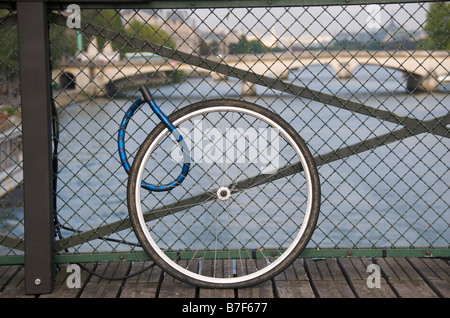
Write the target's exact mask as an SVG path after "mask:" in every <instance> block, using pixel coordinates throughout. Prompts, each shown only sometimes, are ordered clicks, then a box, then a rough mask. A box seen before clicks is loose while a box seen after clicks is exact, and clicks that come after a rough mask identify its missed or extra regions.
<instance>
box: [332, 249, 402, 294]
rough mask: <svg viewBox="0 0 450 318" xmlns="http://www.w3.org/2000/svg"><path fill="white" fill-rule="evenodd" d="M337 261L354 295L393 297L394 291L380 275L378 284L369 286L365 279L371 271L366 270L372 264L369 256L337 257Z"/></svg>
mask: <svg viewBox="0 0 450 318" xmlns="http://www.w3.org/2000/svg"><path fill="white" fill-rule="evenodd" d="M338 263H339V265H340V266H341V268H342V270H343V272H344V273H345V275H346V276H347V278H348V280H349V284H350V285H351V287H352V289H353V291H354V292H355V293H356V297H359V298H395V297H397V296H396V295H395V293H394V292H393V291H392V289H391V288H390V286H389V284H388V283H387V281H386V280H385V279H384V278H383V277H382V276H381V275H380V286H379V288H378V287H373V288H369V286H368V284H367V280H368V278H369V275H371V273H372V272H367V268H368V266H369V265H371V264H373V263H372V261H371V260H370V259H369V258H354V257H351V258H344V257H343V258H339V259H338Z"/></svg>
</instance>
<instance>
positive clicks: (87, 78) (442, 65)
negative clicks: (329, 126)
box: [52, 51, 450, 96]
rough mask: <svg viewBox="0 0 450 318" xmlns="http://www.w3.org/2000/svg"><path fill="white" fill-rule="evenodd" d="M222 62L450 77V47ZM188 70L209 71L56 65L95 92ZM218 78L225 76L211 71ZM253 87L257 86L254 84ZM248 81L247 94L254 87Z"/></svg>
mask: <svg viewBox="0 0 450 318" xmlns="http://www.w3.org/2000/svg"><path fill="white" fill-rule="evenodd" d="M221 62H222V63H225V64H228V65H230V66H233V67H236V68H240V69H243V70H250V71H252V72H254V73H257V74H261V75H264V76H273V77H276V78H281V79H287V77H288V75H289V72H291V71H292V70H295V69H300V68H305V67H308V66H311V65H324V66H330V67H331V68H332V69H333V70H334V71H335V72H336V74H337V77H338V78H340V79H345V78H350V77H351V76H352V73H353V71H354V70H355V69H356V68H357V67H358V66H361V65H376V66H381V67H385V68H390V69H395V70H400V71H401V72H403V73H404V75H405V76H406V78H407V87H406V88H407V90H409V91H415V90H419V91H433V90H436V89H438V87H439V84H440V82H441V81H450V76H449V74H450V53H449V52H448V51H435V52H432V53H430V52H427V51H393V52H390V51H339V52H333V51H331V52H326V51H304V52H301V53H297V54H294V53H290V52H283V53H267V54H263V55H251V54H246V55H242V56H241V55H230V56H228V57H226V58H224V59H223V60H222V61H221ZM174 71H183V72H184V75H185V76H192V75H195V76H205V75H207V73H206V71H204V70H202V69H200V68H196V67H195V66H192V65H188V64H183V63H178V62H175V61H170V60H166V59H155V60H151V61H145V60H144V59H141V60H139V61H129V60H119V61H114V62H107V61H103V62H102V61H92V62H90V61H86V62H74V63H72V64H69V65H66V66H61V67H60V68H57V69H54V70H53V74H52V75H53V79H54V80H55V81H56V83H58V84H59V85H60V86H61V87H63V88H69V89H70V88H73V89H78V90H82V91H84V92H85V93H86V94H87V95H89V96H98V95H103V94H108V93H111V92H113V91H115V89H116V88H117V85H118V83H120V82H122V84H123V82H131V81H133V82H135V81H136V80H138V79H140V80H143V81H145V80H146V79H148V76H149V74H155V73H159V74H162V76H168V75H167V74H170V73H172V72H174ZM211 76H212V77H213V78H214V79H216V80H221V79H223V78H224V76H223V75H221V74H216V73H211ZM119 86H120V85H119ZM250 86H251V85H250ZM249 91H251V90H249V86H248V84H247V83H244V82H243V93H244V92H249Z"/></svg>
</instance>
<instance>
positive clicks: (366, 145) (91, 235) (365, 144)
mask: <svg viewBox="0 0 450 318" xmlns="http://www.w3.org/2000/svg"><path fill="white" fill-rule="evenodd" d="M448 124H450V115H449V114H447V115H444V116H441V117H438V118H435V119H431V120H427V121H424V122H423V125H421V126H417V127H416V128H414V130H412V131H411V130H410V129H408V128H401V129H397V130H395V131H392V132H389V133H386V134H383V135H380V136H375V137H373V138H370V139H367V140H364V141H361V142H358V143H355V144H353V145H350V146H347V147H343V148H340V149H338V150H334V151H330V152H328V153H326V154H323V155H319V156H317V157H315V158H314V161H315V163H316V165H317V166H321V165H324V164H328V163H331V162H333V161H337V160H340V159H343V158H346V157H349V156H351V155H355V154H358V153H362V152H364V151H367V150H371V149H375V148H378V147H380V146H384V145H387V144H389V143H392V142H396V141H399V140H402V139H405V138H408V137H412V136H415V135H418V134H421V133H425V132H427V130H428V128H427V127H431V126H433V127H434V126H444V127H445V125H448ZM301 170H302V168H301V164H300V162H298V163H295V164H292V165H288V166H285V167H282V168H280V169H278V171H277V172H276V173H275V174H273V175H271V176H267V175H258V176H255V177H251V178H247V179H245V180H242V181H239V182H238V183H237V184H236V185H233V186H235V189H236V190H235V191H242V190H244V189H248V188H251V187H255V186H258V185H261V184H263V183H266V182H269V181H274V180H277V179H280V178H283V177H287V176H289V175H292V174H295V173H298V172H299V171H301ZM230 186H231V185H230ZM213 194H214V193H213V192H204V193H202V194H200V195H196V196H193V197H190V198H187V199H184V200H180V201H177V202H174V203H172V204H170V205H167V206H165V207H161V208H158V209H155V210H153V211H149V212H145V213H144V217H145V219H146V221H151V220H154V219H156V218H161V217H164V216H166V215H170V214H174V213H177V212H180V211H183V210H185V209H186V207H191V206H194V205H199V204H202V203H205V202H208V201H210V200H212V199H213V197H214V196H213ZM129 227H131V223H130V220H129V218H126V219H124V220H120V221H116V222H112V223H110V224H107V225H104V226H101V227H98V228H96V229H92V230H89V231H85V232H83V233H80V234H75V235H73V236H70V237H67V238H64V239H62V240H58V241H57V242H56V243H55V248H56V250H57V251H61V250H64V249H66V248H69V247H72V246H75V245H78V244H82V243H85V242H86V241H91V240H94V239H97V238H101V237H103V236H107V235H110V234H112V233H114V232H118V231H121V230H125V229H127V228H129Z"/></svg>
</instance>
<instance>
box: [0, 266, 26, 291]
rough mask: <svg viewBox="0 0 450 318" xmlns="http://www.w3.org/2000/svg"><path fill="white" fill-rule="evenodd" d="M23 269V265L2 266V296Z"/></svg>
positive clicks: (0, 285) (0, 268)
mask: <svg viewBox="0 0 450 318" xmlns="http://www.w3.org/2000/svg"><path fill="white" fill-rule="evenodd" d="M21 268H22V266H21V265H11V266H0V294H1V292H2V291H3V289H4V288H5V286H6V285H7V284H8V282H9V281H10V280H11V279H12V278H13V277H14V276H15V275H16V274H17V273H18V272H19V271H20V269H21Z"/></svg>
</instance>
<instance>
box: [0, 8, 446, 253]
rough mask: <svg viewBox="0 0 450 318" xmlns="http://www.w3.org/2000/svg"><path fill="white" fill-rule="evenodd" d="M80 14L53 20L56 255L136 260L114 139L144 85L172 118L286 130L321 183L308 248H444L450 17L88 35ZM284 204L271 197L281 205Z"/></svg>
mask: <svg viewBox="0 0 450 318" xmlns="http://www.w3.org/2000/svg"><path fill="white" fill-rule="evenodd" d="M76 13H77V11H76V10H75V11H63V10H61V11H53V12H52V13H51V14H50V15H49V20H50V21H49V27H50V43H49V45H50V49H51V55H52V89H53V97H54V101H55V105H56V107H57V108H58V124H59V140H58V141H59V146H58V175H57V201H56V202H57V204H56V206H57V211H56V212H57V222H58V223H57V224H58V227H57V229H58V231H59V232H60V236H57V237H56V238H55V239H56V245H55V248H56V251H57V252H58V253H65V252H71V253H94V252H95V253H96V252H118V251H121V252H134V251H141V248H140V246H139V244H138V242H137V240H136V238H135V235H134V233H133V231H132V229H131V228H130V225H129V223H128V221H127V217H128V210H127V204H126V185H127V179H128V176H127V174H126V172H125V171H124V170H123V168H122V167H121V165H120V160H119V157H118V154H117V142H116V136H117V131H118V129H119V125H120V121H121V119H122V117H123V115H124V112H125V111H126V109H127V108H128V107H129V106H130V104H131V101H132V100H134V99H136V98H137V97H138V96H139V95H138V87H139V86H140V85H142V84H147V85H148V86H149V87H150V88H151V91H152V93H153V95H154V97H155V99H156V100H157V102H158V104H159V105H161V106H162V108H163V110H164V112H165V113H166V114H170V113H172V112H173V111H175V110H177V109H180V108H181V107H183V106H187V105H189V104H192V103H194V102H198V101H202V100H205V99H215V98H234V99H242V100H246V101H250V102H254V103H256V104H259V105H261V106H264V107H266V108H268V109H270V110H272V111H274V112H275V113H277V114H279V115H280V116H281V117H282V118H283V119H284V120H286V121H287V122H288V123H289V124H290V125H292V126H293V127H294V128H295V129H296V130H297V132H298V133H299V134H300V136H301V137H302V138H303V139H304V140H305V141H306V143H307V145H308V147H309V148H310V150H311V152H312V154H313V156H314V158H315V160H316V163H317V165H318V171H319V175H320V180H321V190H322V204H321V211H320V218H319V222H318V225H317V229H316V230H315V232H314V234H313V237H312V239H311V241H310V243H309V245H308V247H309V248H310V249H335V248H355V249H359V248H384V247H388V248H410V249H414V248H444V249H448V246H449V242H450V229H449V220H450V215H449V211H450V209H449V202H450V192H449V183H450V179H449V161H448V151H449V146H450V143H449V139H448V138H449V134H448V125H449V120H450V118H449V115H448V110H449V105H450V96H449V91H450V51H449V50H450V35H449V34H450V25H449V23H450V22H449V21H450V20H449V17H450V3H448V2H442V3H441V2H437V3H408V4H379V5H354V6H305V7H276V8H274V7H270V8H269V7H267V8H266V7H261V8H229V9H222V8H209V9H158V10H156V9H139V10H137V9H120V10H118V9H117V10H115V9H82V10H81V19H80V21H79V25H77V23H78V20H77V16H76ZM14 14H15V12H14V11H7V10H2V17H3V19H2V21H3V22H2V24H1V26H2V27H3V28H2V29H1V30H0V32H1V33H2V35H1V36H0V42H1V45H0V54H1V57H0V58H1V67H0V71H1V74H0V76H1V77H0V87H1V90H2V92H1V93H2V95H1V97H0V98H1V100H0V104H2V112H3V113H2V115H1V116H2V117H0V118H1V122H0V129H1V135H0V140H1V143H2V144H1V151H2V152H1V161H0V165H1V167H2V172H1V174H2V175H4V176H2V179H1V180H2V181H1V185H0V191H2V192H3V194H2V195H3V196H2V198H1V199H0V245H3V246H0V255H5V256H11V255H20V254H21V253H22V251H21V250H23V242H22V240H23V204H22V203H23V202H22V198H21V190H20V189H21V186H22V185H23V184H22V181H21V180H22V176H21V152H20V150H21V142H20V135H21V134H20V130H21V127H20V83H19V80H18V69H19V66H18V54H17V51H18V42H17V34H16V26H15V24H14ZM136 117H137V118H133V120H134V121H133V122H132V123H130V126H129V127H128V128H127V133H128V136H127V138H128V139H127V151H128V153H129V156H130V158H133V157H134V155H135V154H136V152H137V150H138V148H139V145H140V144H141V143H142V142H143V140H144V139H145V138H146V136H147V135H148V133H149V132H150V131H151V130H152V129H153V128H154V127H155V125H157V124H158V123H159V120H158V119H157V118H156V116H155V115H154V114H151V112H150V110H149V109H148V112H147V111H141V112H140V113H139V115H138V116H136ZM169 172H170V171H169ZM207 173H208V172H207V171H206V172H205V174H207ZM11 181H12V182H13V183H17V184H18V185H19V187H18V188H17V189H16V190H13V191H12V189H13V188H15V185H13V186H10V183H11ZM283 191H284V192H283ZM286 195H288V194H286V191H285V189H283V188H281V189H279V191H276V192H271V193H268V196H270V200H271V201H272V202H276V201H277V197H278V198H280V197H282V196H286ZM173 199H174V200H176V197H173ZM253 203H255V202H253ZM279 210H280V213H282V212H283V207H282V206H280V207H279ZM186 227H187V230H188V228H189V226H188V225H186ZM169 230H170V229H169Z"/></svg>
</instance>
